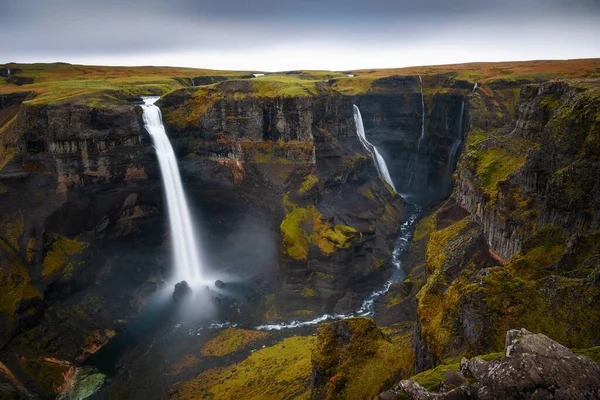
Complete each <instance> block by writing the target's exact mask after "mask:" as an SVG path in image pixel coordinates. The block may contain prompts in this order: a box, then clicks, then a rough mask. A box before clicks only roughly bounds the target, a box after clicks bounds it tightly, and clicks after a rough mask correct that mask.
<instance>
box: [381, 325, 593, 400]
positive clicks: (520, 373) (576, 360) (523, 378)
mask: <svg viewBox="0 0 600 400" xmlns="http://www.w3.org/2000/svg"><path fill="white" fill-rule="evenodd" d="M463 372H464V373H465V375H466V376H467V377H468V378H470V379H472V380H473V382H469V383H467V382H465V383H462V384H461V385H459V386H458V387H456V388H455V389H452V390H449V391H447V392H446V393H434V392H430V391H428V390H426V389H424V388H423V387H421V386H419V384H418V383H416V382H415V381H411V380H404V381H401V382H400V384H399V385H398V387H397V388H396V390H394V391H391V392H388V393H387V394H386V395H385V396H396V397H395V398H402V397H400V396H401V393H402V392H404V393H405V394H407V395H408V397H409V398H410V399H414V400H429V399H473V400H475V399H477V400H492V399H515V400H517V399H536V400H538V399H540V400H541V399H548V400H550V399H597V398H600V365H598V364H597V363H595V362H594V361H592V360H591V359H590V358H588V357H585V356H577V355H575V354H573V352H572V351H571V350H569V349H568V348H566V347H564V346H562V345H560V344H559V343H557V342H555V341H554V340H552V339H550V338H549V337H548V336H546V335H542V334H533V333H531V332H529V331H527V330H525V329H521V330H510V331H508V332H507V334H506V347H505V356H504V357H502V358H500V359H495V360H491V361H484V360H483V359H481V358H478V357H475V358H473V359H472V360H471V361H469V362H468V363H467V364H466V365H465V370H464V371H463ZM456 374H459V373H458V372H457V373H456ZM446 383H447V384H450V383H449V382H446ZM443 386H445V385H443ZM385 396H381V395H380V398H392V397H385Z"/></svg>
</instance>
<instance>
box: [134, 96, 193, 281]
mask: <svg viewBox="0 0 600 400" xmlns="http://www.w3.org/2000/svg"><path fill="white" fill-rule="evenodd" d="M158 99H159V98H158V97H144V98H143V100H144V105H142V109H143V111H144V126H145V128H146V130H147V131H148V133H149V134H150V136H151V137H152V141H153V143H154V147H155V148H156V156H157V158H158V163H159V167H160V173H161V177H162V181H163V185H164V189H165V195H166V198H167V208H168V210H169V227H170V228H169V233H170V237H171V245H172V249H173V253H174V262H175V275H174V278H175V280H176V282H179V281H182V280H185V281H186V282H187V283H188V284H189V285H190V286H196V285H198V284H200V283H202V281H203V280H202V258H201V255H200V253H199V249H198V241H197V239H196V234H195V231H194V228H193V225H192V220H191V216H190V212H189V207H188V203H187V200H186V197H185V192H184V191H183V185H182V184H181V176H180V174H179V167H178V165H177V159H176V158H175V153H174V151H173V147H172V146H171V142H170V141H169V137H168V136H167V133H166V131H165V127H164V125H163V123H162V114H161V112H160V109H159V108H158V107H157V106H155V105H154V103H155V102H156V101H157V100H158Z"/></svg>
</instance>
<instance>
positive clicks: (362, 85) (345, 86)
mask: <svg viewBox="0 0 600 400" xmlns="http://www.w3.org/2000/svg"><path fill="white" fill-rule="evenodd" d="M376 79H377V78H376V77H372V76H360V77H354V78H349V77H344V78H341V79H338V80H337V81H336V82H335V83H334V84H333V88H334V89H335V90H336V91H338V92H340V93H343V94H346V95H350V96H354V95H357V94H363V93H367V92H368V91H370V90H371V87H372V85H373V82H374V81H375V80H376Z"/></svg>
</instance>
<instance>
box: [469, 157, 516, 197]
mask: <svg viewBox="0 0 600 400" xmlns="http://www.w3.org/2000/svg"><path fill="white" fill-rule="evenodd" d="M524 163H525V155H522V154H521V155H520V154H514V153H512V152H510V151H509V150H506V149H502V148H498V147H493V148H489V149H487V150H484V151H483V152H482V153H481V155H480V156H479V159H478V163H477V170H476V172H477V177H478V178H479V179H480V182H481V187H482V189H483V190H484V191H485V192H486V193H488V194H489V195H490V197H491V198H495V197H496V193H497V192H498V189H497V188H498V183H499V182H502V181H504V180H506V179H507V178H508V177H509V175H510V174H512V173H513V172H514V171H516V170H517V169H518V168H519V167H521V166H522V165H523V164H524Z"/></svg>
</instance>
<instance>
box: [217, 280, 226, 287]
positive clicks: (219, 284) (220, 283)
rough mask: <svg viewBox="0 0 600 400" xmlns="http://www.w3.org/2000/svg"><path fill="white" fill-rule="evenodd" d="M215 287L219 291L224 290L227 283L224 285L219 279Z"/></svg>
mask: <svg viewBox="0 0 600 400" xmlns="http://www.w3.org/2000/svg"><path fill="white" fill-rule="evenodd" d="M215 286H216V287H217V289H223V288H224V287H225V283H223V281H221V280H218V279H217V280H216V281H215Z"/></svg>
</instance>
